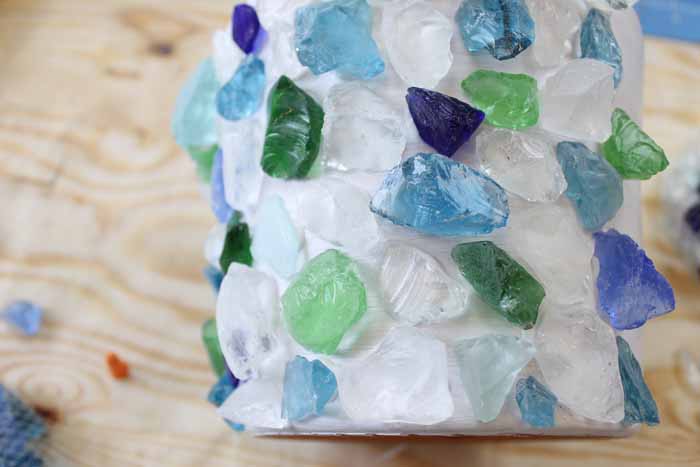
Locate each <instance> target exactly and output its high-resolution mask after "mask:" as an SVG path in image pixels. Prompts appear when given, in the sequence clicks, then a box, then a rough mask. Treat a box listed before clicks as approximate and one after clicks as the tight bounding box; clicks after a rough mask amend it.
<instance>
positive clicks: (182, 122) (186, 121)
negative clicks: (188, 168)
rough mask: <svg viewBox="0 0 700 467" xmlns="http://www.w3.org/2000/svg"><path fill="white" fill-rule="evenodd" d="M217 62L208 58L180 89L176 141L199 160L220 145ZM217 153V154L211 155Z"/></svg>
mask: <svg viewBox="0 0 700 467" xmlns="http://www.w3.org/2000/svg"><path fill="white" fill-rule="evenodd" d="M219 86H220V85H219V81H218V80H217V78H216V70H215V69H214V62H213V60H212V59H211V58H207V59H206V60H204V61H203V62H202V63H201V64H200V65H199V67H198V68H197V70H196V71H195V72H194V73H193V74H192V75H191V76H190V77H189V78H188V79H187V82H186V83H185V86H184V87H183V88H182V90H181V91H180V95H179V96H178V98H177V104H176V106H175V113H174V115H173V120H172V131H173V134H174V135H175V140H176V141H177V144H179V145H180V146H181V147H182V148H184V149H185V150H187V151H188V152H189V153H190V154H191V155H192V157H193V159H195V160H197V159H199V158H198V157H195V155H200V154H202V153H206V154H210V152H211V149H212V147H215V146H216V142H217V135H216V93H217V92H218V91H219ZM211 156H213V154H211Z"/></svg>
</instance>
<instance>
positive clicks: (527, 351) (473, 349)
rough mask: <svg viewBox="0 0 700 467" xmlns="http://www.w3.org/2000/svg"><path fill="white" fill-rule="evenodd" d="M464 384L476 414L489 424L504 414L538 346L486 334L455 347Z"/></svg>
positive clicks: (457, 344)
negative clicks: (519, 377) (507, 399)
mask: <svg viewBox="0 0 700 467" xmlns="http://www.w3.org/2000/svg"><path fill="white" fill-rule="evenodd" d="M455 353H456V355H457V365H458V366H459V370H460V375H461V377H462V384H463V386H464V389H465V391H466V395H467V397H468V399H469V402H471V406H472V409H473V410H474V415H476V418H477V419H479V420H480V421H482V422H484V423H487V422H491V421H493V420H495V419H496V418H497V417H498V415H499V414H500V413H501V409H502V408H503V405H504V404H505V401H506V397H507V396H508V393H510V390H511V389H512V388H513V384H514V383H515V379H516V378H517V376H518V373H520V370H522V369H523V368H525V366H526V365H527V364H528V363H529V362H530V360H531V359H532V357H533V356H534V355H535V347H534V346H533V345H532V344H531V343H529V342H527V341H525V340H523V339H521V338H519V337H514V336H498V335H486V336H482V337H477V338H474V339H467V340H464V341H460V342H457V343H456V344H455Z"/></svg>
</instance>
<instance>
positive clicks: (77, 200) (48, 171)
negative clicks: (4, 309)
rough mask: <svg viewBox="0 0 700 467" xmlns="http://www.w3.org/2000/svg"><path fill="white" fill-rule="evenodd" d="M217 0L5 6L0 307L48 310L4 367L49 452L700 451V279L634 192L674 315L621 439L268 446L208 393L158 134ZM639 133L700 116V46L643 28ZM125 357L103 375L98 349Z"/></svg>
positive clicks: (654, 454)
mask: <svg viewBox="0 0 700 467" xmlns="http://www.w3.org/2000/svg"><path fill="white" fill-rule="evenodd" d="M229 7H230V5H229V3H227V2H221V1H218V0H206V1H205V0H199V1H196V2H192V1H184V0H168V1H165V0H158V1H151V2H145V1H142V0H101V1H99V2H88V1H80V0H44V1H38V0H33V1H30V0H2V1H0V60H1V61H2V63H3V66H2V72H1V73H0V213H2V219H3V222H2V223H0V303H2V302H7V301H9V300H11V299H15V298H18V297H29V298H31V299H33V300H35V301H37V302H38V303H41V304H43V305H45V306H46V308H47V310H48V316H47V323H46V327H45V329H44V330H43V331H42V333H41V335H40V336H39V337H37V338H35V339H24V338H20V337H17V336H16V334H14V333H13V332H12V331H11V330H9V329H8V328H7V327H6V326H4V325H1V326H0V335H1V336H2V338H1V339H0V381H2V383H3V384H6V385H8V386H9V387H11V388H13V389H14V390H17V391H18V392H19V393H20V394H21V395H22V396H23V397H24V398H25V399H27V400H28V401H29V402H31V403H32V404H35V405H37V406H39V407H41V409H42V412H43V413H45V414H48V415H49V416H50V417H49V418H51V419H52V420H53V421H52V423H51V432H50V436H49V438H48V439H47V440H46V441H45V442H43V443H42V450H43V453H44V455H45V457H46V459H47V465H50V466H69V465H70V466H82V465H84V466H95V465H100V466H103V467H109V466H119V467H123V466H151V465H167V466H214V465H222V466H223V465H256V466H276V465H304V466H319V467H320V466H324V467H326V466H347V465H362V466H399V465H400V466H411V467H413V466H438V465H455V466H459V465H465V466H466V465H469V466H489V467H499V466H515V465H517V466H519V467H526V466H537V467H540V466H547V465H552V466H561V465H568V466H591V465H615V466H616V467H622V466H635V467H638V466H652V465H665V466H674V465H679V466H680V465H683V466H688V465H700V400H698V398H697V397H693V396H692V394H691V393H690V392H688V391H687V390H686V389H685V388H684V387H683V386H682V385H680V384H679V379H678V375H677V374H676V372H675V370H674V366H673V365H674V360H673V354H674V352H675V351H676V350H677V349H678V348H681V347H683V348H687V349H690V350H691V351H693V352H694V353H695V355H696V356H698V357H700V340H698V338H697V336H698V335H699V334H700V296H699V295H698V292H697V290H698V287H697V285H698V278H697V277H695V276H693V275H691V274H689V273H688V272H687V271H686V270H684V269H683V268H682V267H680V262H679V260H678V258H677V257H676V256H675V254H674V252H673V248H672V245H668V244H667V242H665V241H664V237H663V232H662V230H661V229H660V228H659V226H658V222H657V217H658V212H659V209H660V206H659V204H658V196H657V190H658V184H657V183H654V182H652V183H650V184H648V185H646V186H645V219H644V220H645V225H646V242H647V245H649V246H650V252H651V254H652V256H653V257H654V258H655V259H656V260H657V263H658V264H659V265H660V267H661V268H662V269H663V270H664V272H666V273H668V274H669V276H670V277H671V278H672V279H673V282H674V285H675V286H676V288H677V290H678V301H679V310H678V312H677V313H675V314H674V315H672V316H670V317H666V318H662V319H659V320H656V321H655V322H653V323H651V324H649V325H648V327H647V332H646V341H647V345H648V348H649V349H650V351H648V352H647V355H648V357H649V358H648V359H647V363H648V364H647V372H648V377H649V381H650V383H651V386H652V389H653V390H654V392H655V394H656V396H657V398H658V402H659V405H660V409H661V415H662V418H663V421H664V423H663V425H661V426H660V427H659V428H655V429H642V430H641V432H640V433H639V435H637V436H635V437H633V438H630V439H624V440H562V441H540V440H505V441H503V440H490V441H483V440H410V441H408V440H400V439H387V440H330V441H329V440H323V441H315V440H303V441H289V440H271V439H255V438H252V437H250V436H248V435H237V434H233V433H231V432H229V430H228V428H227V427H226V426H225V425H224V424H223V423H221V422H220V421H219V420H218V419H217V417H216V415H215V413H214V411H213V410H212V408H211V407H210V406H209V405H208V404H207V403H206V402H204V397H205V394H206V392H207V390H208V388H209V386H210V385H211V384H212V382H213V380H212V375H211V372H210V370H209V367H208V364H207V362H206V358H205V355H204V353H203V351H202V348H201V345H200V342H199V331H198V328H199V325H200V324H201V322H202V321H203V320H204V319H205V318H207V317H208V316H210V315H211V313H212V311H211V310H212V309H213V308H212V307H213V303H214V300H213V297H212V295H211V292H210V291H209V289H208V286H207V285H206V284H205V283H204V282H203V280H202V279H201V276H200V270H201V268H202V267H203V266H204V260H203V259H202V255H201V249H202V244H203V241H204V238H205V235H206V232H207V230H208V228H209V227H210V225H211V223H212V218H211V215H210V213H209V212H208V208H207V205H206V202H205V201H203V199H202V198H201V196H200V193H201V192H200V187H199V186H198V183H197V181H196V179H195V176H194V170H193V167H192V165H191V164H190V162H189V161H188V160H187V158H186V157H185V156H184V155H183V154H182V152H181V151H180V150H179V149H178V148H177V147H176V146H175V144H174V142H173V141H172V139H171V137H170V135H169V121H170V113H171V110H172V107H173V103H174V100H175V96H176V95H177V92H178V90H179V87H180V85H181V84H182V82H183V80H184V79H185V77H186V76H187V74H188V73H189V71H190V70H191V69H193V67H194V66H195V65H196V63H197V62H198V61H199V60H200V59H201V58H203V57H204V56H206V55H207V54H208V51H209V47H210V44H209V40H210V33H211V31H212V30H213V29H214V28H215V27H218V26H220V25H223V24H225V21H226V19H227V16H228V14H229ZM647 51H648V57H649V63H648V66H647V75H646V77H645V78H646V85H645V94H646V101H645V117H646V127H647V129H648V130H649V132H650V133H651V134H652V135H653V136H654V137H656V138H657V139H658V140H659V142H660V143H662V144H663V145H664V146H665V147H666V148H667V149H668V150H669V152H670V154H671V155H672V156H675V155H677V154H678V153H679V151H680V150H681V149H682V148H683V147H684V146H685V145H686V144H687V143H688V142H689V141H690V140H691V139H692V138H693V137H694V135H695V134H696V132H697V128H698V127H699V126H700V110H698V109H700V93H698V92H697V82H698V81H699V80H700V47H697V46H691V45H683V44H679V43H673V42H666V41H661V40H649V41H647ZM110 351H114V352H116V353H118V354H119V355H120V356H122V357H123V358H124V359H125V360H127V361H128V362H129V363H130V364H131V366H132V374H133V377H132V378H131V379H130V380H128V381H124V382H117V381H114V380H112V379H111V378H110V376H109V374H108V372H107V371H106V368H105V365H104V355H105V354H106V353H107V352H110Z"/></svg>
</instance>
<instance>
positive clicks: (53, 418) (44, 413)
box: [33, 405, 61, 425]
mask: <svg viewBox="0 0 700 467" xmlns="http://www.w3.org/2000/svg"><path fill="white" fill-rule="evenodd" d="M33 408H34V411H35V412H36V414H37V415H38V416H40V417H41V418H43V419H44V421H45V422H46V423H48V424H49V425H55V424H56V423H58V422H60V421H61V414H59V413H58V411H57V410H56V409H52V408H51V407H44V406H43V405H35V406H34V407H33Z"/></svg>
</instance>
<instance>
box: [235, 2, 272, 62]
mask: <svg viewBox="0 0 700 467" xmlns="http://www.w3.org/2000/svg"><path fill="white" fill-rule="evenodd" d="M232 23H233V41H234V42H235V43H236V44H238V47H240V48H241V50H242V51H243V52H245V53H247V54H249V53H252V52H254V51H256V45H257V46H258V48H262V45H263V43H264V39H265V38H264V37H262V38H260V37H259V36H261V34H260V31H264V30H263V28H262V26H260V20H259V19H258V13H257V12H256V11H255V8H253V7H252V6H250V5H246V4H241V5H236V7H235V8H234V9H233V19H232ZM263 36H267V33H263ZM258 50H259V49H258Z"/></svg>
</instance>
